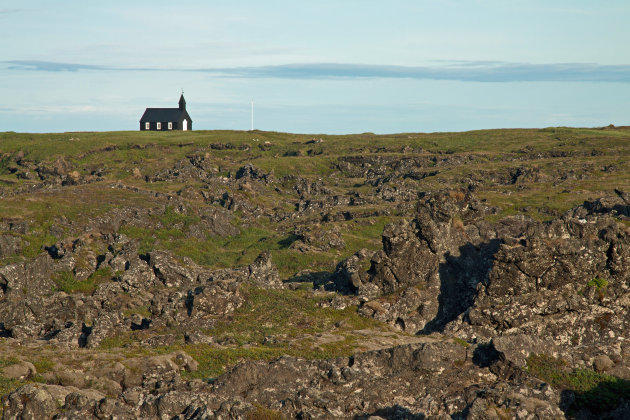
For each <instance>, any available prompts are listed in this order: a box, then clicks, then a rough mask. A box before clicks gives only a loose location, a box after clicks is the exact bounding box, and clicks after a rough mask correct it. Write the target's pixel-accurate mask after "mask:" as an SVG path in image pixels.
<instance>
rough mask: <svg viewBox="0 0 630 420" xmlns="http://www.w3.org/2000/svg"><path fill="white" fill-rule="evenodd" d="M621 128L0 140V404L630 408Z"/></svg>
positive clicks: (431, 412) (421, 411)
mask: <svg viewBox="0 0 630 420" xmlns="http://www.w3.org/2000/svg"><path fill="white" fill-rule="evenodd" d="M629 140H630V129H628V128H624V127H619V128H618V127H612V126H610V127H606V128H602V129H570V128H548V129H542V130H489V131H478V132H470V133H436V134H404V135H403V134H401V135H389V136H377V135H373V134H370V133H365V134H361V135H355V136H316V137H313V136H304V135H294V134H283V133H268V132H259V131H254V132H216V131H210V132H203V131H197V132H188V133H149V132H147V133H144V132H143V133H128V132H120V133H64V134H42V135H33V134H16V133H4V134H0V200H1V203H2V205H1V206H0V337H1V338H0V388H1V392H2V394H3V397H2V416H3V418H6V419H29V418H32V419H40V418H54V419H86V418H96V419H135V418H146V419H153V418H155V419H215V418H216V419H231V418H238V419H240V418H242V419H276V418H278V419H280V418H299V419H328V418H356V419H373V420H375V419H425V418H435V419H510V418H517V419H555V418H557V419H561V418H570V419H601V418H607V419H624V418H630V341H629V340H630V336H629V335H628V332H627V331H630V312H629V309H630V274H628V273H630V177H628V176H627V173H628V169H630V168H629V166H630V165H629V164H628V157H629V155H630V148H628V147H627V142H628V141H629Z"/></svg>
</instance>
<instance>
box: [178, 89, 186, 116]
mask: <svg viewBox="0 0 630 420" xmlns="http://www.w3.org/2000/svg"><path fill="white" fill-rule="evenodd" d="M179 109H180V110H181V111H186V99H184V91H183V90H182V96H180V97H179Z"/></svg>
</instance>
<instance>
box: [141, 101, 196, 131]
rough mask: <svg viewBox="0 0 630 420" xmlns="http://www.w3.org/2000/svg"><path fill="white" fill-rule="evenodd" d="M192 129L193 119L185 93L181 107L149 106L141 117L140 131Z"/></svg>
mask: <svg viewBox="0 0 630 420" xmlns="http://www.w3.org/2000/svg"><path fill="white" fill-rule="evenodd" d="M146 130H151V131H169V130H182V131H188V130H192V119H191V118H190V115H188V111H186V100H185V99H184V93H183V92H182V96H181V97H180V98H179V108H147V109H146V110H145V111H144V114H142V118H140V131H146Z"/></svg>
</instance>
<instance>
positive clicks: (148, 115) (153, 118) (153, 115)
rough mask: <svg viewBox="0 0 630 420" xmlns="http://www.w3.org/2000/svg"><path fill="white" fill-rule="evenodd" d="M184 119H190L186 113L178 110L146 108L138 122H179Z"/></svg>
mask: <svg viewBox="0 0 630 420" xmlns="http://www.w3.org/2000/svg"><path fill="white" fill-rule="evenodd" d="M186 117H188V119H190V116H189V115H188V112H186V111H185V110H181V109H179V108H147V109H146V110H145V111H144V114H142V118H140V122H167V121H181V120H183V119H184V118H186Z"/></svg>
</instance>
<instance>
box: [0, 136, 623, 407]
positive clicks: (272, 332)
mask: <svg viewBox="0 0 630 420" xmlns="http://www.w3.org/2000/svg"><path fill="white" fill-rule="evenodd" d="M312 139H315V140H316V142H312V141H311V140H312ZM320 139H321V141H320ZM629 141H630V130H628V129H590V128H584V129H576V128H564V127H557V128H545V129H540V130H535V129H528V130H524V129H511V130H480V131H473V132H465V133H402V134H392V135H374V134H370V133H365V134H358V135H342V136H328V135H309V134H288V133H276V132H260V131H254V132H242V131H241V132H238V131H193V132H185V133H184V132H163V133H156V132H106V133H58V134H26V133H25V134H19V133H0V189H1V190H0V191H1V193H2V194H3V198H2V206H0V218H1V219H16V220H24V221H27V222H28V231H27V232H26V233H16V232H5V234H11V235H16V236H18V237H20V238H21V239H22V241H23V243H24V244H25V245H24V246H23V247H22V249H21V251H20V253H19V254H17V255H12V256H8V257H6V258H4V259H3V260H1V261H0V266H1V265H4V264H8V263H11V262H16V261H21V260H26V259H30V258H33V257H35V256H37V255H38V254H39V253H41V252H42V250H43V247H44V246H50V245H52V244H54V243H56V242H58V241H60V240H63V239H65V238H66V237H68V236H70V237H76V236H78V235H79V234H80V233H82V227H84V226H87V225H88V224H89V223H90V220H92V219H94V218H95V217H98V216H102V215H106V214H108V213H109V212H111V211H113V210H115V209H122V208H127V207H129V208H136V209H145V210H150V213H151V216H150V219H151V222H154V223H155V226H157V227H155V228H154V227H151V228H147V227H142V226H136V225H132V224H123V225H122V226H121V227H120V228H119V229H118V231H117V232H116V233H118V234H124V235H126V236H128V237H130V238H135V239H138V240H139V241H140V252H141V253H146V252H149V251H151V250H153V249H167V250H170V251H172V252H173V253H174V254H175V255H178V256H180V257H189V258H191V259H192V260H193V261H194V262H196V263H197V264H200V265H203V266H206V267H208V268H225V267H236V266H244V265H247V264H249V263H251V262H252V261H253V259H254V258H255V257H256V255H258V254H259V253H260V251H263V250H266V251H270V252H271V253H272V256H273V261H274V263H275V264H276V265H277V266H278V268H279V271H280V274H281V277H282V278H283V280H289V279H291V278H292V277H293V276H295V275H296V273H299V272H300V271H302V270H305V269H306V270H309V271H311V272H331V271H332V270H333V269H334V267H335V265H336V264H337V263H338V262H339V261H341V260H342V259H343V258H345V257H347V256H349V255H351V254H353V253H354V252H356V251H357V250H359V249H360V248H363V247H367V248H369V249H373V250H376V249H379V248H381V233H382V230H383V227H384V226H385V225H386V224H387V223H389V222H392V221H397V220H400V219H402V218H404V217H406V218H410V217H413V215H412V214H411V213H412V212H413V209H411V210H409V211H407V212H401V211H399V210H398V209H397V208H396V206H395V205H393V204H392V203H390V202H381V203H370V204H368V205H366V206H363V207H360V206H359V209H360V210H361V211H362V212H363V213H364V214H365V216H364V217H360V218H355V219H350V220H338V221H334V222H329V223H330V224H331V225H334V226H335V227H336V228H338V229H339V231H340V233H341V236H342V237H343V239H344V242H345V245H344V246H343V247H342V248H332V249H327V250H322V251H314V252H309V253H302V252H300V251H298V250H295V249H292V248H291V247H290V245H291V243H292V241H293V240H294V239H295V237H294V236H292V235H293V229H294V227H295V224H296V222H295V221H279V222H273V223H272V222H271V221H270V220H269V219H266V218H264V217H262V218H252V217H249V216H250V215H248V214H246V213H244V212H243V211H241V210H239V211H236V212H233V213H232V217H233V218H232V224H233V225H234V226H235V227H237V228H238V233H237V234H234V235H232V236H227V237H221V236H217V235H213V234H207V235H205V237H191V236H190V235H188V233H187V229H188V228H189V227H190V226H192V225H194V224H195V223H197V222H199V214H198V210H199V209H201V208H203V207H204V206H215V207H218V205H217V204H208V203H207V202H205V201H204V200H203V199H201V198H199V197H195V196H191V197H188V196H186V195H185V194H183V193H182V191H184V190H185V189H186V188H190V187H194V188H197V187H200V186H201V184H199V183H198V182H196V181H190V180H187V181H179V180H177V179H174V180H172V181H155V182H147V178H145V177H150V176H152V175H154V174H156V173H158V172H159V171H161V170H164V169H168V168H172V167H173V166H174V165H175V164H176V163H177V162H178V161H180V160H182V159H186V158H187V157H189V156H193V155H200V156H207V159H208V160H209V161H210V164H211V165H212V166H213V167H215V168H216V176H223V177H226V176H228V175H232V176H233V175H234V174H235V173H236V171H237V170H238V169H239V168H240V167H242V166H244V165H246V164H248V163H251V164H253V165H254V166H255V167H257V168H259V169H261V170H263V171H265V172H273V174H274V176H275V177H276V179H281V178H282V177H285V176H289V175H293V176H294V175H297V176H299V177H302V178H304V179H306V180H307V181H309V182H316V183H317V182H318V183H321V184H323V185H325V186H326V188H328V189H329V190H330V191H331V193H332V194H334V195H339V196H344V195H348V194H354V195H358V196H369V195H373V194H374V193H375V191H376V189H377V188H378V187H375V186H373V185H372V184H370V183H368V182H366V179H365V178H355V177H350V176H347V175H345V174H343V173H342V171H340V170H339V168H338V166H337V165H338V163H339V158H340V157H392V158H401V159H402V158H422V159H427V161H429V160H431V159H432V162H433V163H431V164H430V165H429V166H428V167H425V168H422V169H423V170H432V171H435V172H436V173H435V174H434V175H433V176H429V177H426V178H423V179H421V180H414V179H404V180H401V181H400V184H399V185H402V186H405V187H408V188H410V189H412V190H416V191H417V192H418V193H422V192H429V191H434V190H440V189H445V188H448V189H453V190H457V189H460V188H466V189H468V188H472V189H474V192H475V194H476V196H477V197H478V198H480V199H483V200H486V202H487V204H489V205H491V206H496V207H498V208H500V212H499V213H498V214H496V215H493V216H489V217H490V219H498V218H500V217H503V216H506V215H513V214H527V215H528V216H531V217H533V218H536V219H539V220H546V219H550V218H552V217H553V216H554V215H556V214H558V213H560V212H562V211H565V210H567V209H569V208H571V207H573V206H575V205H578V204H581V203H582V202H583V201H584V200H590V199H595V198H598V197H600V196H603V195H607V194H612V193H613V190H614V189H616V188H617V189H622V190H630V178H629V177H628V176H627V173H628V170H629V169H630V159H629V157H630V156H629V155H630V148H629V147H628V142H629ZM18 154H21V155H23V156H22V157H21V159H22V160H24V161H28V162H31V163H32V164H33V165H39V164H42V163H46V162H48V163H51V162H54V161H55V160H56V159H64V160H65V161H67V162H69V163H70V164H71V165H72V167H73V170H76V171H77V172H78V173H79V174H80V175H81V176H83V177H89V176H91V174H92V173H95V172H98V173H100V174H102V176H101V178H100V179H99V181H97V182H93V183H88V184H82V185H68V186H64V187H60V186H59V187H56V188H52V189H41V188H36V187H37V186H38V185H39V184H41V182H40V181H39V180H37V179H36V178H35V179H23V178H21V177H18V176H17V175H16V173H14V172H13V169H12V167H13V166H15V163H14V162H15V156H17V155H18ZM448 159H451V161H450V162H452V163H448V162H449V161H448ZM443 162H447V163H443ZM135 169H137V171H134V170H135ZM517 169H522V170H524V171H527V170H531V171H538V172H539V173H541V174H543V175H549V176H548V177H547V178H545V177H544V176H543V177H541V178H540V179H539V180H536V181H535V182H527V183H518V182H516V183H510V182H505V181H492V177H495V178H497V179H504V178H505V177H506V176H508V177H509V175H510V174H512V173H514V171H516V170H517ZM387 170H388V171H389V170H390V169H387ZM137 172H139V173H140V174H141V175H142V176H137ZM559 172H563V173H566V174H569V175H570V176H567V177H564V178H563V177H562V176H560V177H558V176H555V175H557V174H558V173H559ZM291 182H293V181H291V180H287V181H286V185H281V186H279V187H278V188H277V189H276V187H275V186H274V185H271V186H265V187H260V188H263V189H262V190H260V191H248V190H237V191H232V190H231V189H230V188H229V187H226V188H225V191H210V192H211V193H215V192H216V193H223V192H227V193H229V194H232V195H234V196H235V197H237V198H239V199H242V200H247V201H248V202H249V203H251V204H252V205H253V206H258V207H260V208H263V209H265V210H266V211H267V212H268V213H273V212H274V211H277V212H285V213H289V212H291V211H293V210H294V209H295V205H296V203H297V201H298V198H297V196H296V195H295V194H294V193H293V194H291V193H290V192H291V189H292V187H293V185H292V184H291ZM213 188H214V187H213ZM158 193H159V194H158ZM167 195H171V196H174V197H178V199H179V200H180V201H183V202H184V203H185V206H186V208H187V211H186V212H185V213H182V212H178V211H175V209H174V207H173V206H172V203H171V202H169V200H168V198H166V196H167ZM356 209H357V208H356V207H350V206H338V207H337V208H335V211H337V212H344V211H354V210H356ZM319 221H320V215H319V214H304V215H302V216H301V217H300V219H299V223H300V224H303V225H309V224H315V223H319ZM366 268H367V267H366ZM114 274H115V273H111V272H97V273H95V274H93V275H92V276H91V277H90V278H88V279H87V280H83V281H77V280H76V279H75V278H74V276H73V275H72V274H71V273H65V274H64V273H60V274H59V275H58V276H59V277H58V278H57V279H56V280H57V281H56V284H57V286H56V287H57V288H58V289H59V290H63V291H65V292H68V293H79V292H80V293H91V292H92V291H93V290H94V288H95V287H96V286H97V285H98V284H99V283H100V282H102V281H107V279H108V278H111V276H113V275H114ZM594 286H596V287H599V285H598V284H594ZM246 296H247V303H246V304H245V305H244V306H243V307H241V308H240V309H239V310H237V311H236V312H235V313H234V314H233V315H232V316H231V318H230V319H229V320H224V321H222V322H219V323H217V324H216V326H215V327H214V328H213V329H212V330H209V331H205V333H207V334H208V335H212V336H214V337H218V338H219V339H226V338H231V340H232V341H233V342H234V343H235V344H232V345H228V346H208V345H197V344H196V345H186V344H184V343H179V344H176V345H175V346H171V347H169V348H157V349H139V348H138V347H137V346H136V345H137V343H138V341H139V340H141V339H142V338H144V337H143V335H142V334H144V333H143V332H141V331H140V332H136V333H134V334H131V333H130V334H129V335H128V336H120V337H114V338H110V339H107V340H105V341H104V342H103V343H102V347H101V349H98V350H97V351H111V352H112V353H117V352H122V354H128V355H134V354H155V353H160V352H166V351H170V350H173V349H176V348H181V349H184V350H185V351H187V352H188V353H189V354H191V355H192V356H193V357H195V359H197V361H198V362H200V370H199V372H197V373H194V374H192V376H197V377H203V378H210V377H215V376H216V375H218V374H220V373H221V372H223V371H224V369H225V368H226V367H227V366H230V365H232V364H234V363H236V362H237V361H238V360H243V359H262V360H269V359H271V358H274V357H278V356H280V355H285V354H288V355H295V356H302V357H308V358H322V357H331V356H341V355H349V354H351V353H352V352H354V351H357V350H359V349H361V348H362V347H361V346H362V343H361V339H360V337H359V336H358V335H357V334H356V333H355V331H357V330H362V329H374V330H378V329H381V328H386V327H384V326H382V325H381V324H378V323H376V322H374V321H368V320H366V319H364V318H361V317H359V316H358V315H357V313H356V310H355V308H352V307H351V308H348V309H344V310H341V311H338V310H333V309H330V308H322V307H321V306H319V303H320V302H321V301H322V299H325V298H326V297H325V296H323V295H317V294H314V293H313V292H312V291H306V290H282V291H263V290H259V289H255V288H251V289H248V290H247V291H246ZM133 313H138V314H140V315H143V316H144V315H146V314H147V308H135V309H133V310H129V311H128V312H127V313H126V314H125V316H129V315H132V314H133ZM337 324H338V325H339V326H336V325H337ZM330 331H334V334H335V335H337V336H338V337H339V338H340V339H339V340H336V341H329V342H325V340H318V334H319V335H321V334H324V333H328V332H330ZM269 337H271V338H274V337H275V338H279V339H278V340H271V341H270V340H266V339H267V338H269ZM460 344H461V345H464V343H461V342H460ZM121 349H122V350H121ZM85 354H88V353H85ZM29 358H30V360H31V361H33V363H35V364H36V366H39V367H38V370H40V368H41V370H44V371H45V370H46V369H50V368H51V367H50V366H48V365H46V363H49V362H48V361H46V360H44V359H42V358H41V357H39V356H38V355H37V353H34V354H32V355H31V356H29ZM68 363H70V361H69V362H68ZM549 363H551V362H549ZM549 363H547V362H545V361H544V360H533V361H532V366H533V367H532V368H531V369H532V372H534V373H536V374H537V375H539V376H541V377H544V378H549V379H546V380H549V381H550V383H552V384H556V385H557V386H565V387H567V389H574V390H576V391H578V392H579V393H580V394H579V395H585V396H587V397H588V395H590V394H589V393H591V392H595V391H597V390H600V391H601V393H603V395H605V396H607V395H611V394H614V395H616V394H615V393H616V392H617V391H615V390H618V389H621V390H625V389H626V388H624V387H626V386H627V383H626V382H623V381H621V382H615V380H614V378H610V377H605V376H602V375H599V374H595V376H593V374H592V373H589V372H577V371H576V372H566V371H565V370H562V369H559V368H557V367H554V366H555V365H553V363H551V365H549ZM0 381H3V382H1V383H0V387H1V389H0V393H2V392H6V391H8V390H10V389H13V388H14V387H15V386H17V385H18V384H19V383H18V382H15V381H9V380H4V379H2V378H0ZM584 384H590V385H589V387H590V388H588V389H586V388H577V387H578V386H583V385H584ZM594 390H595V391H594ZM626 392H627V391H626ZM587 397H584V398H587ZM580 398H582V397H580ZM589 398H590V397H589ZM606 398H607V397H606ZM589 401H590V400H589ZM588 404H590V403H588Z"/></svg>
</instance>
